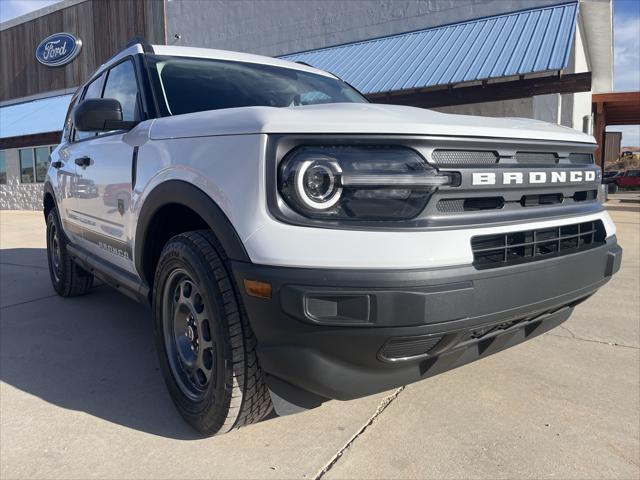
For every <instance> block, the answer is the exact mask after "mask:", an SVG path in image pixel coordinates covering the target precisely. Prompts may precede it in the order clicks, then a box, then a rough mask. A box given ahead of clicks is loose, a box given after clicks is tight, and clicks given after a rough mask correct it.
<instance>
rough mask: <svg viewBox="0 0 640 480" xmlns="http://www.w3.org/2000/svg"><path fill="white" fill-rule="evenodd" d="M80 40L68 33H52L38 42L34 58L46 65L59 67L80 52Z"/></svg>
mask: <svg viewBox="0 0 640 480" xmlns="http://www.w3.org/2000/svg"><path fill="white" fill-rule="evenodd" d="M81 48H82V41H81V40H80V39H79V38H78V37H76V36H75V35H71V34H70V33H54V34H53V35H51V36H49V37H47V38H45V39H44V40H43V41H41V42H40V45H38V48H36V58H37V59H38V61H39V62H40V63H41V64H43V65H46V66H47V67H60V66H62V65H66V64H67V63H69V62H71V61H72V60H73V59H74V58H76V57H77V56H78V54H79V53H80V49H81Z"/></svg>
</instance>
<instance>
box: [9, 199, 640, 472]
mask: <svg viewBox="0 0 640 480" xmlns="http://www.w3.org/2000/svg"><path fill="white" fill-rule="evenodd" d="M611 214H612V216H613V218H614V220H615V221H616V224H617V226H618V239H619V241H620V243H621V244H622V246H623V247H624V249H625V253H624V258H623V264H622V270H621V271H620V272H619V273H618V275H617V276H616V277H615V278H614V279H613V280H612V281H611V282H609V283H608V284H607V285H606V286H605V287H604V288H603V289H602V290H600V291H599V292H598V293H597V294H596V295H595V296H594V297H592V298H591V299H590V300H589V301H587V302H586V303H584V304H582V305H580V306H579V307H578V308H577V310H576V313H575V314H574V316H573V317H572V318H571V319H570V320H569V321H568V322H567V323H565V324H564V326H562V327H560V328H557V329H555V330H553V331H551V332H549V333H547V334H545V335H543V336H541V337H538V338H536V339H534V340H532V341H530V342H527V343H525V344H523V345H520V346H517V347H515V348H513V349H510V350H508V351H506V352H503V353H499V354H497V355H494V356H492V357H489V358H487V359H484V360H482V361H480V362H476V363H474V364H471V365H468V366H465V367H462V368H460V369H458V370H454V371H452V372H449V373H446V374H444V375H440V376H438V377H434V378H432V379H429V380H426V381H423V382H421V383H418V384H414V385H410V386H407V387H406V388H404V389H398V390H395V391H391V392H385V393H383V394H379V395H375V396H372V397H368V398H364V399H361V400H356V401H351V402H329V403H327V404H325V405H323V406H322V407H321V408H318V409H316V410H312V411H308V412H305V413H301V414H298V415H294V416H288V417H280V418H279V417H276V416H272V417H271V418H269V419H267V420H266V421H263V422H261V423H259V424H257V425H254V426H250V427H247V428H244V429H241V430H238V431H235V432H233V433H231V434H227V435H224V436H220V437H214V438H208V439H202V438H199V437H198V436H197V435H195V434H194V433H193V432H192V431H191V430H190V429H189V427H188V426H187V425H186V424H185V423H183V421H182V420H181V418H180V417H179V416H178V414H177V412H176V411H175V409H174V408H173V405H172V403H171V400H170V398H169V395H168V394H167V392H166V391H165V387H164V384H163V381H162V378H161V376H160V373H159V371H158V365H157V360H156V354H155V351H154V342H153V335H152V326H151V321H150V312H149V311H148V310H145V309H144V308H143V307H141V306H139V305H137V304H135V303H133V302H132V301H130V300H129V299H127V298H126V297H123V296H120V295H119V294H117V293H115V292H114V291H112V290H111V289H109V288H108V287H105V286H98V287H97V288H95V289H94V291H93V292H92V293H91V294H90V295H88V296H86V297H81V298H73V299H61V298H59V297H57V296H56V295H55V294H54V292H53V289H52V288H51V286H50V283H49V273H48V270H47V266H46V254H45V235H44V219H43V216H42V213H40V212H6V211H2V212H0V248H1V251H0V477H2V478H6V479H9V478H208V477H211V478H302V479H305V478H306V479H312V478H318V477H322V478H326V479H331V478H403V479H404V478H629V479H637V478H639V477H640V398H639V391H640V286H639V285H640V284H639V279H640V255H639V254H640V243H639V238H640V208H638V207H637V206H634V205H622V206H620V207H614V208H612V210H611Z"/></svg>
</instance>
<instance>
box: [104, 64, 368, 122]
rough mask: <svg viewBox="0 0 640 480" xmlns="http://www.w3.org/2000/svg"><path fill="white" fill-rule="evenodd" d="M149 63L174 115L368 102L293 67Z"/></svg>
mask: <svg viewBox="0 0 640 480" xmlns="http://www.w3.org/2000/svg"><path fill="white" fill-rule="evenodd" d="M149 60H150V64H151V67H150V71H151V76H152V80H153V82H154V84H155V85H156V86H157V91H158V92H162V93H163V95H164V100H165V102H164V103H165V105H164V108H165V110H167V113H169V114H171V115H179V114H182V113H191V112H199V111H203V110H217V109H222V108H234V107H249V106H269V107H296V106H300V105H311V104H319V103H366V102H367V100H366V99H365V98H364V97H363V96H362V95H360V94H359V93H358V92H357V91H356V90H355V89H353V88H352V87H350V86H349V85H347V84H346V83H345V82H343V81H341V80H338V79H336V78H333V77H328V76H325V75H320V74H315V73H311V72H304V71H301V70H295V69H291V68H283V67H275V66H271V65H260V64H255V63H244V62H230V61H226V60H213V59H196V58H178V57H173V58H171V57H158V56H156V57H153V56H151V57H150V58H149ZM105 96H106V93H105Z"/></svg>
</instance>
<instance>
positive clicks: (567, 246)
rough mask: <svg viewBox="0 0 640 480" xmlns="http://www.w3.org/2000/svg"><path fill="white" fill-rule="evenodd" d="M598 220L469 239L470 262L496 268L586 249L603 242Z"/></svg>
mask: <svg viewBox="0 0 640 480" xmlns="http://www.w3.org/2000/svg"><path fill="white" fill-rule="evenodd" d="M605 237H606V232H605V229H604V225H603V223H602V221H600V220H596V221H592V222H585V223H576V224H572V225H564V226H562V227H554V228H545V229H539V230H527V231H524V232H515V233H505V234H499V235H483V236H479V237H474V238H472V239H471V249H472V250H473V260H474V261H473V265H474V266H475V267H476V268H477V269H485V268H496V267H503V266H506V265H514V264H518V263H525V262H533V261H537V260H544V259H546V258H551V257H557V256H562V255H567V254H570V253H576V252H581V251H584V250H588V249H591V248H594V247H597V246H600V245H603V244H604V243H605Z"/></svg>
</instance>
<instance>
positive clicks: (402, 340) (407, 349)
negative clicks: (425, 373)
mask: <svg viewBox="0 0 640 480" xmlns="http://www.w3.org/2000/svg"><path fill="white" fill-rule="evenodd" d="M441 338H442V337H428V336H425V335H421V336H415V337H393V338H390V339H389V340H387V343H385V344H384V346H383V347H382V348H381V349H380V352H379V353H378V355H379V357H380V358H381V359H383V360H387V361H392V362H393V361H396V360H403V359H407V358H411V357H418V356H422V355H426V354H427V353H428V352H429V350H431V349H432V348H433V347H435V346H436V344H437V343H438V342H439V341H440V339H441Z"/></svg>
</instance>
